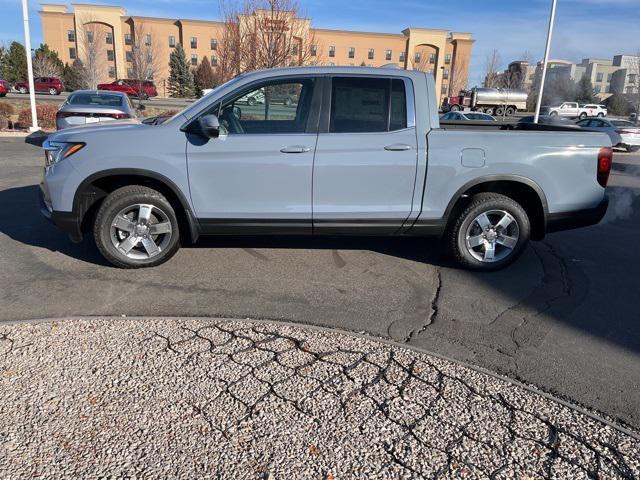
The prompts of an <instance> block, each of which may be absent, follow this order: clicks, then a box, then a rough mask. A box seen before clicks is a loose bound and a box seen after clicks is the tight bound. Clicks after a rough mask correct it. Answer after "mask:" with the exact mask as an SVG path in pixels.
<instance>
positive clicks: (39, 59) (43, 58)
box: [32, 54, 62, 77]
mask: <svg viewBox="0 0 640 480" xmlns="http://www.w3.org/2000/svg"><path fill="white" fill-rule="evenodd" d="M32 63H33V76H34V77H60V76H62V68H60V62H59V61H58V62H56V61H55V60H54V59H53V58H51V57H50V56H48V55H38V54H36V55H34V57H33V59H32Z"/></svg>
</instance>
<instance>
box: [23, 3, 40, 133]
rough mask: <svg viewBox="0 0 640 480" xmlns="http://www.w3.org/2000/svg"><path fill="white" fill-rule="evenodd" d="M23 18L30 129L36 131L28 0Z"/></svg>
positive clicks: (36, 119)
mask: <svg viewBox="0 0 640 480" xmlns="http://www.w3.org/2000/svg"><path fill="white" fill-rule="evenodd" d="M22 19H23V21H24V47H25V48H24V49H25V53H26V54H27V76H28V79H27V80H28V82H29V102H30V103H31V127H30V128H29V130H30V131H32V132H35V131H37V130H39V128H38V114H37V112H36V94H35V86H34V85H33V64H32V63H31V34H30V33H29V7H28V6H27V0H22Z"/></svg>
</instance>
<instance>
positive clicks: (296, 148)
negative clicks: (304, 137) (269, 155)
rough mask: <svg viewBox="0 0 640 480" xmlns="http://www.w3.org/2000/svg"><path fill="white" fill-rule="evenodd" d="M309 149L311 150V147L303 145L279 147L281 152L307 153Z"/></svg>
mask: <svg viewBox="0 0 640 480" xmlns="http://www.w3.org/2000/svg"><path fill="white" fill-rule="evenodd" d="M309 150H311V148H310V147H305V146H304V145H291V146H290V147H284V148H281V149H280V151H281V152H282V153H307V152H308V151H309Z"/></svg>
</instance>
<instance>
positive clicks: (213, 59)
mask: <svg viewBox="0 0 640 480" xmlns="http://www.w3.org/2000/svg"><path fill="white" fill-rule="evenodd" d="M211 66H212V67H217V66H218V57H216V56H215V55H211Z"/></svg>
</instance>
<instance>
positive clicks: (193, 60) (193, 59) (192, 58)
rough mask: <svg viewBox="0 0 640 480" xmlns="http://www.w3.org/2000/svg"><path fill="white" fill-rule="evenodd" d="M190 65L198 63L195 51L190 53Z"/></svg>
mask: <svg viewBox="0 0 640 480" xmlns="http://www.w3.org/2000/svg"><path fill="white" fill-rule="evenodd" d="M191 65H198V55H196V54H195V53H192V54H191Z"/></svg>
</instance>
